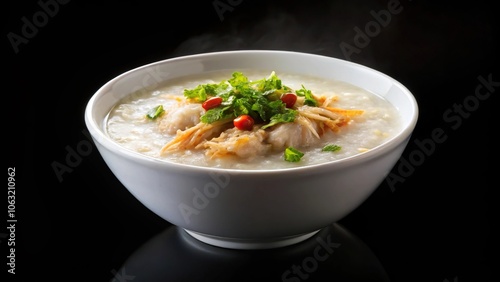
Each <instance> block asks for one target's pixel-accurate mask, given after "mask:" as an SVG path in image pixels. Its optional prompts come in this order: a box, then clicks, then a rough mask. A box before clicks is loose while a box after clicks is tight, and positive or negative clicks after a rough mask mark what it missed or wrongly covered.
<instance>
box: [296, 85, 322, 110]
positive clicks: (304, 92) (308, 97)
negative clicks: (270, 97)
mask: <svg viewBox="0 0 500 282" xmlns="http://www.w3.org/2000/svg"><path fill="white" fill-rule="evenodd" d="M296 94H297V96H301V97H304V98H305V99H304V104H305V105H308V106H312V107H316V106H318V102H317V101H316V99H314V96H313V94H312V92H311V90H308V89H306V88H305V87H304V85H302V88H301V89H299V90H297V91H296Z"/></svg>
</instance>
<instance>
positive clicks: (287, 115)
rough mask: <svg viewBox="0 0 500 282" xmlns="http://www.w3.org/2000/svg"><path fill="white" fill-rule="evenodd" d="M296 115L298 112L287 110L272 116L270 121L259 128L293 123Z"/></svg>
mask: <svg viewBox="0 0 500 282" xmlns="http://www.w3.org/2000/svg"><path fill="white" fill-rule="evenodd" d="M297 114H298V112H297V111H296V110H291V109H287V110H286V112H284V113H280V114H275V115H274V116H272V117H271V121H270V122H269V123H268V124H266V125H264V126H262V127H261V128H262V129H266V128H268V127H271V126H273V125H276V124H278V123H281V122H293V121H294V120H295V117H296V116H297Z"/></svg>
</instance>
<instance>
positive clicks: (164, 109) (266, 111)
mask: <svg viewBox="0 0 500 282" xmlns="http://www.w3.org/2000/svg"><path fill="white" fill-rule="evenodd" d="M105 126H106V131H107V134H108V135H109V136H110V137H111V138H112V139H113V140H114V141H115V142H117V143H119V144H121V145H122V146H123V147H125V148H128V149H130V150H133V151H136V152H138V153H140V154H144V155H146V156H149V157H153V158H158V159H162V160H165V161H170V162H175V163H182V164H188V165H194V166H208V167H219V168H231V169H245V170H262V169H283V168H291V167H297V166H307V165H313V164H319V163H324V162H329V161H335V160H340V159H343V158H346V157H350V156H354V155H357V154H361V153H363V152H366V151H368V150H370V149H372V148H375V147H377V146H379V145H380V144H382V143H384V142H386V141H388V140H389V139H390V138H392V137H394V136H395V135H396V134H397V133H398V132H399V131H400V130H401V121H400V117H399V113H398V111H397V109H396V108H395V107H394V106H392V105H391V104H390V103H389V102H388V101H387V100H385V99H383V98H382V97H381V96H378V95H375V94H374V93H371V92H368V91H366V90H364V89H361V88H359V87H356V86H354V85H351V84H348V83H345V82H342V81H326V80H323V79H319V78H315V77H310V76H304V75H295V74H291V73H275V72H273V71H268V70H263V71H260V70H243V71H241V72H240V71H218V72H213V73H206V74H203V75H198V76H190V77H186V78H180V79H177V80H170V81H168V82H166V83H164V84H160V85H158V86H156V87H155V88H148V89H143V90H140V91H137V92H134V93H131V94H130V95H129V96H127V97H125V98H124V99H122V100H121V101H120V102H119V103H118V104H117V105H116V106H115V107H114V108H113V109H112V110H111V111H110V112H109V114H108V116H107V119H106V120H105Z"/></svg>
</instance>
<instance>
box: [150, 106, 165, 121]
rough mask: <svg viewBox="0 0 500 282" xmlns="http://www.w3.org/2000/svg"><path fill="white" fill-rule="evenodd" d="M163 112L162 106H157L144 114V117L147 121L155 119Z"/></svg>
mask: <svg viewBox="0 0 500 282" xmlns="http://www.w3.org/2000/svg"><path fill="white" fill-rule="evenodd" d="M164 112H165V110H164V109H163V105H158V106H156V107H154V108H152V109H151V110H149V111H148V112H147V114H146V117H147V118H148V119H156V118H157V117H159V116H161V115H162V114H163V113H164Z"/></svg>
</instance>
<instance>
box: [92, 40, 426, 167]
mask: <svg viewBox="0 0 500 282" xmlns="http://www.w3.org/2000/svg"><path fill="white" fill-rule="evenodd" d="M245 53H246V54H251V53H254V54H259V53H260V54H265V53H267V54H273V53H274V54H276V53H280V54H290V55H298V56H311V57H317V58H322V59H326V60H334V61H337V62H340V63H342V64H346V65H350V66H355V67H357V68H361V69H364V70H366V71H369V72H371V73H374V74H376V75H378V76H381V77H385V78H386V79H388V80H390V81H391V82H392V84H393V85H395V86H396V87H398V88H400V89H401V90H402V91H403V92H404V93H405V94H406V97H407V99H408V100H409V102H410V103H411V107H412V108H413V109H414V113H413V115H412V116H411V118H410V120H409V122H408V123H407V125H406V126H405V127H403V128H402V130H401V131H400V132H399V133H398V134H397V135H395V136H393V137H391V138H390V139H388V140H386V141H385V142H383V143H382V144H380V145H378V146H375V147H374V148H372V149H370V150H368V151H366V152H362V153H359V154H355V155H352V156H349V157H345V158H341V159H338V160H331V161H327V162H323V163H317V164H309V165H304V166H296V167H287V168H274V169H234V168H220V167H208V166H196V165H191V164H184V163H176V162H173V161H169V160H161V159H158V158H155V157H152V156H147V155H144V154H141V153H139V152H136V151H134V150H132V149H128V148H125V147H124V146H121V145H120V144H118V143H116V142H114V141H113V140H111V138H110V137H109V136H108V135H107V134H105V132H103V130H102V129H101V126H99V124H98V123H97V122H96V121H95V120H94V118H93V110H94V108H95V107H94V106H95V102H96V100H97V99H98V98H99V97H101V96H103V95H104V94H106V93H107V92H108V93H110V92H109V91H106V89H108V88H109V86H110V85H113V84H114V83H115V82H117V81H119V80H120V79H122V78H124V77H126V76H128V75H130V74H132V73H135V72H138V71H140V70H142V69H145V68H150V67H153V66H155V65H161V64H167V63H172V62H176V61H180V60H190V59H199V58H204V57H211V56H223V55H227V54H245ZM418 117H419V107H418V103H417V100H416V98H415V96H414V95H413V94H412V93H411V91H410V90H409V89H408V88H407V87H406V86H404V85H403V84H402V83H400V82H399V81H397V80H396V79H394V78H393V77H391V76H389V75H387V74H385V73H383V72H381V71H378V70H376V69H374V68H371V67H368V66H365V65H362V64H359V63H355V62H352V61H348V60H343V59H340V58H336V57H330V56H326V55H320V54H314V53H306V52H299V51H288V50H253V49H248V50H232V51H214V52H205V53H196V54H188V55H181V56H177V57H172V58H167V59H162V60H158V61H154V62H151V63H147V64H144V65H141V66H138V67H135V68H132V69H130V70H128V71H125V72H123V73H121V74H119V75H117V76H115V77H114V78H112V79H111V80H109V81H107V82H106V83H105V84H103V85H102V86H101V87H99V88H98V89H97V91H95V92H94V93H93V94H92V96H91V97H90V99H89V100H88V102H87V104H86V106H85V110H84V122H85V125H86V127H87V129H88V130H89V132H90V135H91V137H92V139H93V141H94V143H100V144H101V145H102V146H104V147H105V148H106V149H108V150H110V151H113V152H115V153H118V155H120V156H121V157H126V158H127V159H130V160H133V161H135V162H140V163H143V164H150V165H152V164H156V165H161V166H164V167H165V168H168V169H178V170H182V171H184V172H188V171H190V172H202V173H207V172H212V173H229V174H258V175H262V174H284V173H285V174H288V173H291V174H294V173H297V171H301V172H314V171H318V170H321V169H329V170H331V169H333V168H345V167H349V166H353V165H356V164H358V163H360V162H364V161H366V160H369V159H373V158H377V157H380V156H382V155H384V154H385V153H388V152H389V151H391V150H392V149H394V148H395V147H397V146H399V145H400V144H402V143H404V142H408V140H409V138H410V137H411V135H412V132H413V131H414V128H415V127H416V124H417V121H418ZM100 122H103V121H100Z"/></svg>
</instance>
